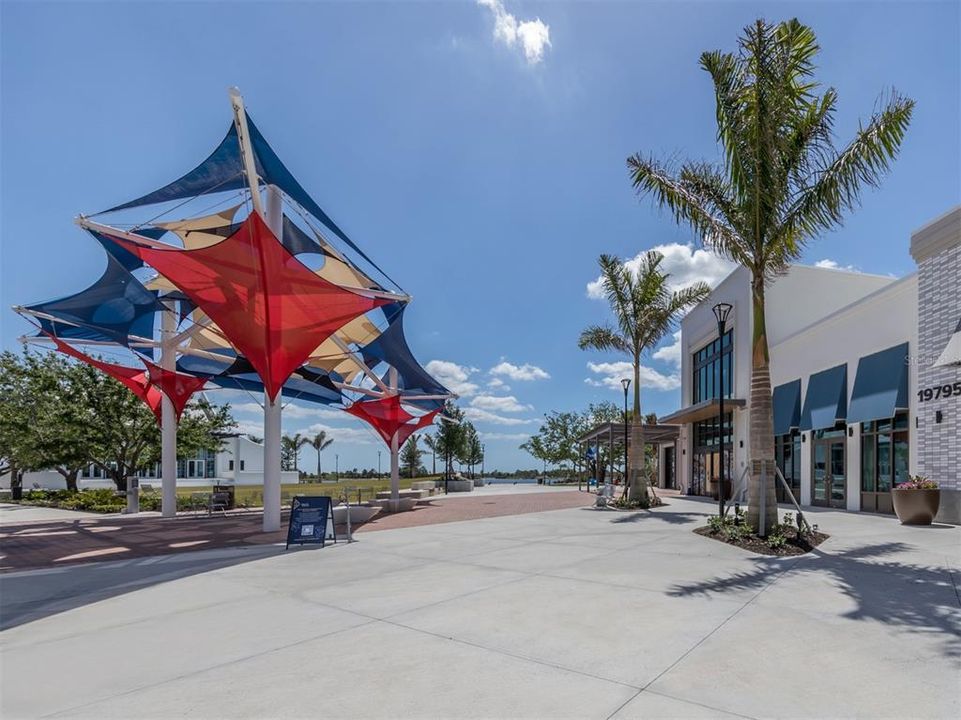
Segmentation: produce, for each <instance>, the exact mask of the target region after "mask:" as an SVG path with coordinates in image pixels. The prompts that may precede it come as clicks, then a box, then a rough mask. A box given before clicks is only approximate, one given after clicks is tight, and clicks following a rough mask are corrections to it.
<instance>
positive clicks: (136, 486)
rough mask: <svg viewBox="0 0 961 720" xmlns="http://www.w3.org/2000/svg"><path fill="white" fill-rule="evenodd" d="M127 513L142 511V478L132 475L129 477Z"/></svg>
mask: <svg viewBox="0 0 961 720" xmlns="http://www.w3.org/2000/svg"><path fill="white" fill-rule="evenodd" d="M125 512H126V514H128V515H132V514H134V513H138V512H140V478H138V477H137V476H136V475H131V476H129V477H128V478H127V509H126V510H125Z"/></svg>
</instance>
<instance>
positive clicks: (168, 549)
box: [0, 491, 594, 573]
mask: <svg viewBox="0 0 961 720" xmlns="http://www.w3.org/2000/svg"><path fill="white" fill-rule="evenodd" d="M593 500H594V496H593V495H592V494H589V493H581V492H577V491H554V492H543V493H525V494H518V495H487V496H475V497H464V498H460V497H456V498H445V499H443V500H430V501H427V502H425V503H424V504H421V505H418V506H417V507H416V508H415V509H414V510H412V511H410V512H405V513H397V514H393V515H382V516H379V517H375V518H374V519H373V520H372V521H371V522H369V523H367V524H366V525H363V526H360V527H357V528H355V531H356V532H372V531H376V530H390V529H393V528H402V527H416V526H419V525H433V524H436V523H448V522H457V521H459V520H475V519H479V518H487V517H500V516H503V515H521V514H524V513H533V512H543V511H545V510H562V509H565V508H573V507H581V506H585V505H589V504H591V503H592V502H593ZM286 522H287V513H286V512H285V513H284V516H283V520H282V523H283V524H284V525H286ZM260 527H261V514H260V513H259V512H238V513H230V514H228V515H227V516H226V517H224V516H218V515H215V516H213V517H210V518H208V517H206V516H203V517H196V516H180V517H178V518H175V519H165V518H159V517H141V518H133V517H131V518H115V517H113V518H103V519H99V518H91V519H86V518H85V519H83V520H68V521H54V522H43V523H24V524H19V525H6V526H4V527H3V528H2V529H0V573H2V572H12V571H16V570H28V569H36V568H49V567H62V566H64V565H70V564H75V563H85V562H96V561H104V560H123V559H127V558H137V557H148V556H153V555H169V554H172V553H181V552H188V551H191V550H208V549H212V548H227V547H240V546H250V545H263V544H269V543H282V542H284V541H285V540H286V527H285V528H284V530H283V531H281V532H276V533H263V532H261V531H260Z"/></svg>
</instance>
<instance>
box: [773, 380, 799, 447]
mask: <svg viewBox="0 0 961 720" xmlns="http://www.w3.org/2000/svg"><path fill="white" fill-rule="evenodd" d="M800 424H801V380H800V378H798V379H797V380H793V381H791V382H789V383H784V384H783V385H778V386H777V387H776V388H774V434H775V435H787V434H788V433H790V432H791V430H793V429H794V428H796V427H799V426H800Z"/></svg>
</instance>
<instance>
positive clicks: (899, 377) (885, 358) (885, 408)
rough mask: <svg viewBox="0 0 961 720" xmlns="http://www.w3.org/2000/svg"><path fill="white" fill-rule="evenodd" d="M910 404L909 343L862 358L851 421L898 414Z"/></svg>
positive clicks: (855, 387)
mask: <svg viewBox="0 0 961 720" xmlns="http://www.w3.org/2000/svg"><path fill="white" fill-rule="evenodd" d="M907 407H908V344H907V343H903V344H901V345H896V346H894V347H892V348H888V349H887V350H882V351H881V352H876V353H874V354H873V355H868V356H866V357H863V358H861V359H860V360H859V361H858V374H857V375H856V376H855V377H854V391H853V392H852V393H851V411H850V412H849V413H848V418H847V419H848V422H849V423H855V422H869V421H871V420H881V419H884V418H891V417H894V413H895V412H897V411H898V410H906V409H907Z"/></svg>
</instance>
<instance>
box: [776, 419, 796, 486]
mask: <svg viewBox="0 0 961 720" xmlns="http://www.w3.org/2000/svg"><path fill="white" fill-rule="evenodd" d="M774 458H775V460H777V466H778V467H779V468H780V469H781V474H782V475H784V479H785V480H786V481H787V484H788V485H790V486H791V488H792V489H794V488H797V489H800V487H801V433H799V432H798V431H797V430H794V431H792V432H791V433H790V434H788V435H777V436H775V438H774Z"/></svg>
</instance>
